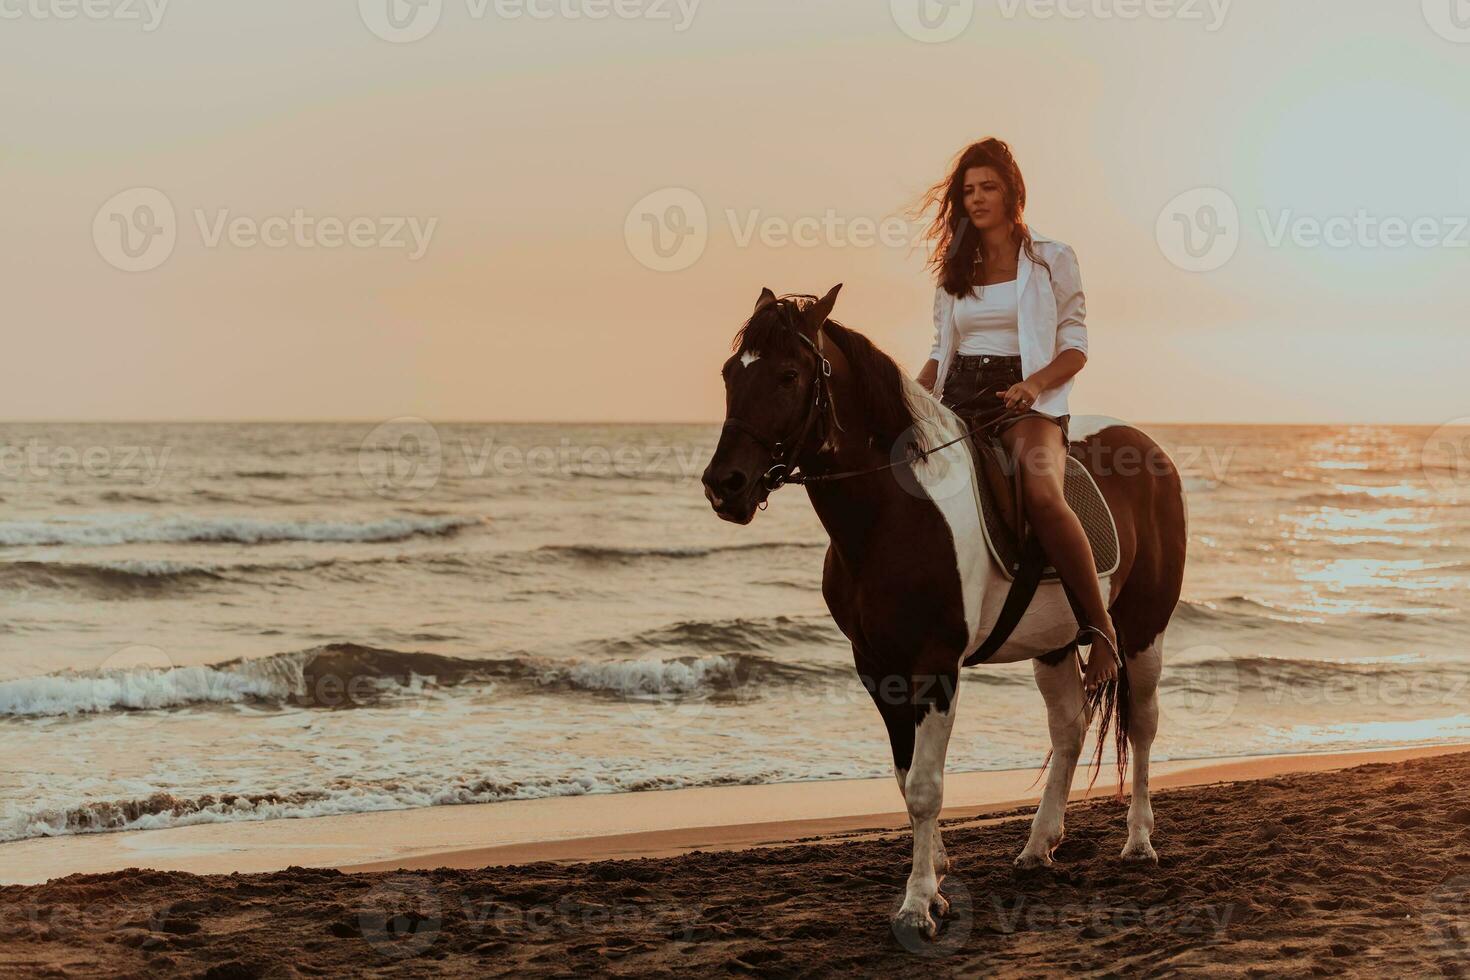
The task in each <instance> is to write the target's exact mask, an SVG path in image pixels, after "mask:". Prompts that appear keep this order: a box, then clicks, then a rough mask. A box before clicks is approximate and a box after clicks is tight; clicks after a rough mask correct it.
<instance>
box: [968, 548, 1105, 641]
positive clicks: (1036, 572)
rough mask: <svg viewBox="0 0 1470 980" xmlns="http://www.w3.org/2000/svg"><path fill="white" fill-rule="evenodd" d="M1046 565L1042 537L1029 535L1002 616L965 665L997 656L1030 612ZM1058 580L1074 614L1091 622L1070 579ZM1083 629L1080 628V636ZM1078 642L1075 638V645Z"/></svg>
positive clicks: (1079, 619) (1082, 622)
mask: <svg viewBox="0 0 1470 980" xmlns="http://www.w3.org/2000/svg"><path fill="white" fill-rule="evenodd" d="M1044 568H1046V552H1045V551H1044V550H1043V549H1042V547H1041V539H1040V538H1038V537H1037V536H1036V535H1035V533H1031V534H1027V535H1026V543H1025V544H1023V545H1022V546H1021V559H1020V565H1019V567H1018V568H1017V569H1016V575H1015V578H1013V579H1012V580H1011V590H1010V591H1009V592H1008V593H1006V601H1005V603H1004V605H1002V606H1001V609H1000V615H999V616H998V617H996V620H995V625H994V626H993V627H991V630H990V635H989V636H987V637H986V638H985V642H984V643H982V644H980V648H979V649H977V650H976V651H975V652H974V653H972V654H970V655H969V656H968V657H966V658H965V666H966V667H973V666H975V665H976V664H980V663H984V662H985V661H987V660H989V659H990V658H991V657H993V656H995V653H996V651H998V650H999V649H1000V648H1001V647H1002V646H1004V645H1005V642H1006V640H1009V639H1010V638H1011V634H1012V633H1014V632H1015V631H1016V626H1017V625H1018V624H1019V623H1020V622H1021V617H1022V616H1024V615H1026V610H1027V609H1028V608H1029V607H1030V605H1031V600H1032V599H1034V598H1035V597H1036V589H1037V588H1038V587H1039V586H1040V585H1041V573H1042V570H1043V569H1044ZM1057 581H1059V582H1061V583H1062V591H1063V592H1064V593H1065V594H1066V596H1067V604H1068V605H1069V606H1071V607H1072V615H1073V616H1075V617H1077V623H1078V625H1079V627H1080V626H1086V625H1087V616H1086V614H1085V613H1084V612H1083V610H1082V603H1081V602H1079V601H1078V599H1077V596H1075V595H1074V594H1073V593H1072V587H1071V586H1070V585H1068V584H1067V581H1066V579H1064V578H1062V577H1061V576H1060V575H1059V576H1057ZM1081 632H1082V631H1081V630H1080V629H1079V630H1078V633H1079V635H1080V634H1081ZM1076 643H1077V641H1076V640H1075V639H1074V640H1073V641H1072V644H1071V645H1072V646H1075V645H1076Z"/></svg>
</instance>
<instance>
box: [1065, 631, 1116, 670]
mask: <svg viewBox="0 0 1470 980" xmlns="http://www.w3.org/2000/svg"><path fill="white" fill-rule="evenodd" d="M1088 633H1096V634H1097V635H1098V637H1099V638H1100V639H1101V640H1102V641H1103V644H1104V645H1106V646H1107V647H1108V648H1109V649H1110V650H1112V653H1113V663H1115V664H1117V665H1118V666H1119V667H1121V666H1123V661H1122V660H1121V659H1119V657H1118V648H1117V647H1115V646H1113V645H1112V643H1110V642H1108V635H1107V634H1106V633H1104V632H1103V631H1102V630H1100V629H1098V628H1097V627H1096V626H1082V627H1079V628H1078V630H1077V636H1076V638H1075V639H1073V640H1072V642H1073V643H1075V644H1077V646H1079V647H1080V646H1082V638H1083V637H1084V636H1086V635H1087V634H1088ZM1087 645H1088V646H1089V647H1093V646H1096V643H1089V644H1087ZM1087 657H1088V659H1089V660H1091V659H1092V653H1091V652H1090V651H1089V652H1088V655H1087Z"/></svg>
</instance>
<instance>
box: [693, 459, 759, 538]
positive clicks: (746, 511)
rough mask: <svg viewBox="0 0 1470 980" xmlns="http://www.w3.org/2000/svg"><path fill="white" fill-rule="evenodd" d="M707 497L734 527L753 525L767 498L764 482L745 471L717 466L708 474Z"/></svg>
mask: <svg viewBox="0 0 1470 980" xmlns="http://www.w3.org/2000/svg"><path fill="white" fill-rule="evenodd" d="M701 482H702V483H703V484H704V497H705V499H706V500H708V501H709V503H710V506H711V507H713V508H714V511H715V513H716V514H718V515H719V516H720V518H721V519H722V520H726V521H730V522H731V523H733V524H749V523H750V522H751V521H752V520H753V519H754V518H755V512H756V510H757V508H759V507H760V505H761V502H762V501H763V500H764V499H765V497H766V491H765V488H764V486H763V485H762V483H761V481H760V480H752V479H751V478H750V476H749V475H748V474H746V473H745V472H744V471H743V470H740V469H736V468H727V467H721V468H718V469H717V468H716V467H715V465H714V464H713V463H711V464H710V466H709V468H708V469H706V470H705V471H704V477H703V478H702V480H701Z"/></svg>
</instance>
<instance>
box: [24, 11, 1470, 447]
mask: <svg viewBox="0 0 1470 980" xmlns="http://www.w3.org/2000/svg"><path fill="white" fill-rule="evenodd" d="M390 3H391V4H392V5H393V6H392V7H390V6H389V4H390ZM0 82H3V84H4V90H5V92H6V98H5V99H4V100H3V101H0V154H3V161H4V174H5V179H4V181H3V186H0V214H3V215H4V222H5V223H4V226H3V227H0V260H3V263H4V268H5V269H6V270H7V272H8V275H6V277H5V294H6V304H5V307H6V313H7V316H6V318H5V326H6V333H7V335H8V340H9V343H8V345H7V347H8V351H7V353H8V356H7V357H4V358H0V419H7V420H51V419H56V420H60V419H67V420H226V419H229V420H235V419H259V420H288V419H323V420H328V419H342V420H349V419H350V420H374V419H388V418H395V417H400V416H418V417H423V418H428V419H431V420H436V421H440V420H442V421H450V420H505V421H512V420H514V421H530V420H548V421H553V420H554V421H583V420H585V421H630V422H631V421H718V420H719V419H720V418H721V417H722V416H723V411H724V394H723V388H722V384H721V381H720V378H719V375H718V371H719V367H720V364H721V363H722V361H723V360H724V358H725V357H726V356H727V355H728V353H729V345H730V341H731V339H732V337H733V335H734V333H735V331H736V330H737V329H738V328H739V326H740V324H741V322H742V321H743V320H744V318H745V317H746V316H747V315H748V314H749V312H750V310H751V308H752V306H753V304H754V302H755V299H756V297H757V295H758V294H759V293H760V291H761V288H762V287H764V286H769V287H771V288H772V289H775V290H776V291H777V292H804V293H818V294H820V293H823V292H825V291H826V290H827V289H828V288H829V287H831V286H832V285H833V284H835V283H838V282H841V283H844V284H845V285H844V289H843V291H842V295H841V298H840V300H839V303H838V307H837V310H836V312H835V314H834V316H835V317H836V318H837V319H839V320H841V321H842V322H844V323H845V324H847V325H848V326H850V327H852V328H854V329H857V330H859V331H861V332H863V333H865V334H867V335H868V336H870V337H871V338H872V339H873V340H874V341H875V342H876V343H877V344H878V345H879V346H880V347H882V348H883V349H884V350H886V351H888V352H889V353H890V354H892V355H893V356H894V357H895V358H896V359H897V360H898V361H899V363H900V364H901V365H903V366H904V367H905V369H906V370H908V371H910V373H917V372H918V370H919V368H920V367H921V366H922V364H923V361H924V359H925V358H926V357H927V353H928V350H929V348H930V345H931V343H932V342H933V331H934V328H933V323H932V321H931V318H930V306H931V301H932V297H933V290H934V286H933V281H932V278H931V277H930V275H929V273H928V272H927V271H926V269H925V258H926V256H925V252H924V250H923V247H922V244H921V243H919V242H918V240H917V235H918V231H919V230H920V227H921V224H920V223H919V222H917V221H915V220H912V219H911V218H910V217H909V216H908V215H909V209H910V208H911V207H912V206H913V205H914V204H915V203H916V202H917V200H918V199H919V197H920V195H921V194H922V192H923V191H924V189H925V188H926V187H927V186H928V185H929V184H931V183H933V182H934V181H936V180H938V179H940V178H941V177H942V176H944V175H945V173H946V168H947V166H948V165H949V163H950V161H951V160H952V158H953V157H954V155H955V154H956V153H957V152H958V151H959V150H960V149H962V148H963V147H964V146H965V145H966V144H968V143H970V142H972V141H974V140H976V139H980V138H983V137H985V136H998V137H1001V138H1003V139H1005V140H1007V141H1008V142H1009V143H1010V144H1011V146H1012V148H1013V150H1014V151H1015V153H1016V156H1017V159H1018V161H1019V162H1020V165H1021V167H1022V169H1023V171H1024V172H1025V175H1026V179H1027V184H1028V188H1029V192H1030V204H1029V207H1028V212H1027V219H1028V221H1029V222H1030V223H1031V224H1032V225H1033V226H1034V227H1035V228H1036V229H1038V230H1039V231H1042V232H1044V233H1046V234H1047V235H1049V236H1051V237H1054V238H1057V239H1060V240H1062V241H1066V242H1068V243H1070V244H1071V245H1072V246H1073V247H1074V248H1075V249H1076V252H1077V255H1078V257H1079V261H1080V265H1081V270H1082V276H1083V282H1084V287H1085V289H1086V293H1087V300H1088V328H1089V344H1090V348H1091V352H1090V358H1089V362H1088V364H1087V366H1086V368H1085V369H1084V370H1083V372H1082V373H1081V374H1080V375H1079V376H1078V378H1077V382H1076V385H1075V387H1074V388H1073V391H1072V395H1071V409H1072V412H1073V414H1089V413H1098V414H1106V415H1112V416H1116V417H1120V418H1127V419H1131V420H1136V421H1140V422H1147V421H1156V422H1284V423H1296V422H1376V423H1422V424H1430V425H1439V424H1441V423H1444V422H1446V421H1448V420H1451V419H1457V418H1463V417H1466V416H1470V390H1467V389H1470V386H1467V385H1466V383H1465V366H1466V365H1467V364H1470V331H1467V329H1466V328H1467V326H1470V324H1467V322H1466V321H1467V309H1470V301H1467V299H1466V287H1467V285H1470V228H1467V225H1470V125H1467V124H1466V123H1467V119H1470V0H1422V2H1421V0H1394V2H1383V0H1234V2H1230V0H891V2H890V0H805V2H800V0H334V2H322V0H313V2H307V3H303V2H301V0H251V2H250V3H198V2H194V3H183V2H179V0H173V2H169V0H0Z"/></svg>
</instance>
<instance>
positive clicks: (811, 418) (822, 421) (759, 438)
mask: <svg viewBox="0 0 1470 980" xmlns="http://www.w3.org/2000/svg"><path fill="white" fill-rule="evenodd" d="M792 332H793V333H795V334H796V336H797V338H798V339H800V340H801V342H802V343H803V344H806V346H807V347H808V348H810V349H811V352H812V353H813V354H815V355H817V371H816V373H815V374H814V375H813V377H812V397H811V398H810V399H809V400H808V401H807V410H806V415H805V416H804V417H803V418H802V420H801V425H800V426H798V427H797V430H796V432H795V433H793V434H792V435H791V436H790V437H788V438H786V439H782V440H779V441H777V442H775V443H772V442H770V441H769V440H768V439H766V437H765V436H764V435H762V434H761V432H760V430H759V429H757V428H756V427H755V426H753V425H751V424H750V423H749V422H746V421H745V420H744V419H737V418H731V419H726V420H725V425H724V428H723V429H721V430H720V431H721V432H722V433H723V432H724V429H734V430H735V431H737V432H743V433H745V434H746V435H747V436H749V437H750V438H752V439H754V440H755V441H756V443H757V445H759V446H761V448H763V449H765V450H766V451H767V452H769V453H770V454H771V467H770V469H768V470H766V472H765V475H764V476H762V477H761V483H762V484H763V485H764V486H765V488H766V492H767V493H768V494H769V493H775V492H776V491H777V490H779V489H781V488H782V487H783V486H785V485H786V484H788V483H806V482H808V481H811V480H816V479H820V477H809V476H807V475H806V474H805V473H797V472H794V470H793V466H794V465H795V461H796V455H797V454H798V453H799V452H801V448H802V446H804V445H806V441H807V438H808V437H809V436H810V435H811V432H812V427H813V426H816V427H817V428H818V431H820V432H821V434H822V440H823V441H824V442H825V441H826V435H827V408H828V407H829V406H830V405H831V395H830V394H829V393H828V391H827V384H826V379H827V378H830V377H832V362H831V361H829V360H827V357H826V355H825V354H823V353H822V352H821V350H819V349H818V348H817V345H816V344H814V343H812V342H811V339H810V338H808V337H807V335H806V334H804V333H802V332H801V331H800V330H793V331H792ZM833 423H834V424H835V423H836V419H834V420H833ZM761 507H762V508H764V507H765V501H761Z"/></svg>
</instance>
